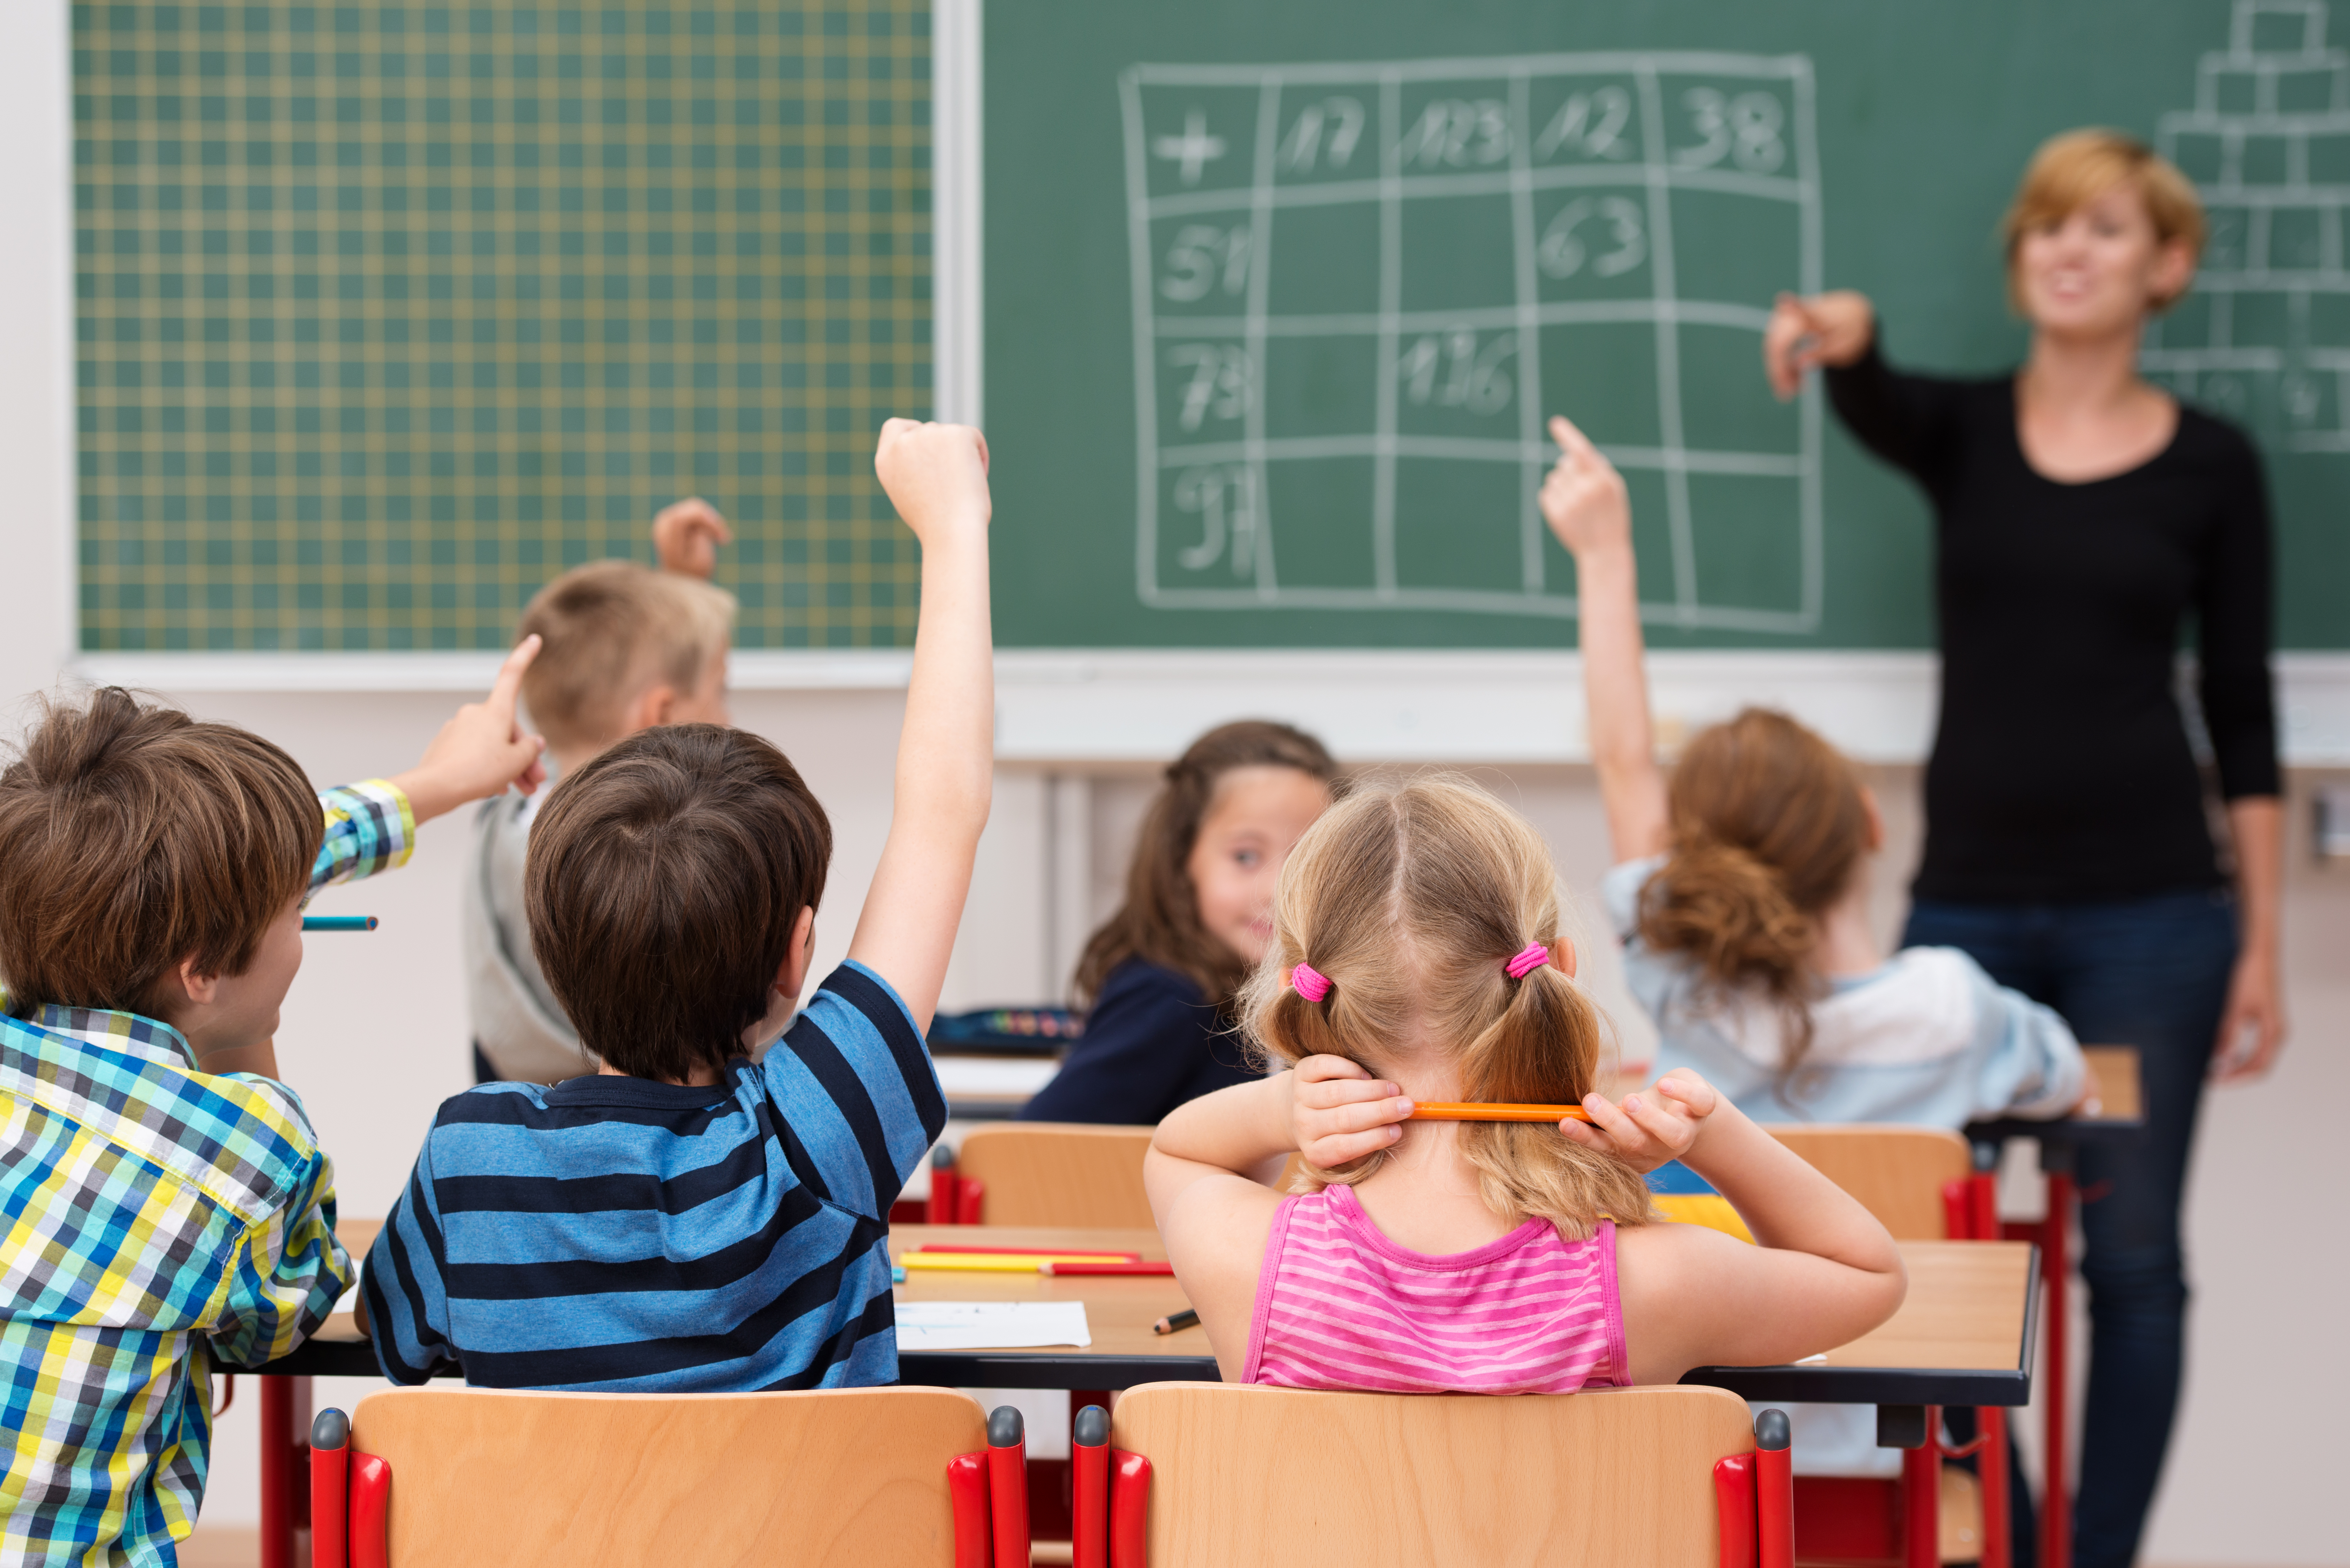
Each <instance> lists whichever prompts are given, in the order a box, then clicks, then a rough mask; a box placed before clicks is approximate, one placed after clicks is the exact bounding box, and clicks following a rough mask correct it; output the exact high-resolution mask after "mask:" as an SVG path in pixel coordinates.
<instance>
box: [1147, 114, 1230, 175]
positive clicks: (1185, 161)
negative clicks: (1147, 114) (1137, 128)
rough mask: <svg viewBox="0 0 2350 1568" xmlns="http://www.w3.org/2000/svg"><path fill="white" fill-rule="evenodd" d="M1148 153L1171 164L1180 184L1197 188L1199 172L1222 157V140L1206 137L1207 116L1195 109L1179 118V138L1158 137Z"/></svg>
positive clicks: (1218, 137) (1215, 137)
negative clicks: (1179, 176) (1181, 123)
mask: <svg viewBox="0 0 2350 1568" xmlns="http://www.w3.org/2000/svg"><path fill="white" fill-rule="evenodd" d="M1150 151H1152V152H1153V153H1155V154H1157V155H1158V156H1159V157H1161V158H1164V159H1166V160H1167V161H1170V162H1171V163H1173V164H1175V165H1176V166H1177V167H1178V169H1179V171H1180V173H1181V175H1182V180H1183V183H1184V184H1186V185H1197V184H1198V183H1199V182H1200V171H1201V170H1202V169H1205V168H1206V167H1207V166H1208V165H1209V164H1210V163H1212V162H1214V161H1216V160H1217V159H1219V158H1222V156H1223V155H1224V139H1223V138H1222V137H1221V136H1211V135H1209V134H1208V117H1207V115H1206V113H1205V112H1204V111H1202V110H1200V109H1192V110H1191V111H1190V112H1188V113H1187V114H1185V115H1184V116H1183V134H1182V135H1180V136H1162V137H1159V138H1158V139H1157V140H1154V141H1152V142H1151V144H1150Z"/></svg>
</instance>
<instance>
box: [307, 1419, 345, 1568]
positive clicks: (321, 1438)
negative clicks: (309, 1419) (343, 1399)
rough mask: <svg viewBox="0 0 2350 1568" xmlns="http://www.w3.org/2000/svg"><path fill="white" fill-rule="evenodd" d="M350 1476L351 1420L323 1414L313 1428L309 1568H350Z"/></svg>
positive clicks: (311, 1431) (311, 1439)
mask: <svg viewBox="0 0 2350 1568" xmlns="http://www.w3.org/2000/svg"><path fill="white" fill-rule="evenodd" d="M350 1472H351V1423H350V1418H349V1417H347V1416H345V1415H344V1414H343V1413H342V1412H341V1411H340V1410H321V1411H319V1412H318V1418H317V1420H316V1421H315V1422H313V1423H311V1427H310V1568H348V1563H349V1562H350V1529H349V1522H348V1519H349V1507H350Z"/></svg>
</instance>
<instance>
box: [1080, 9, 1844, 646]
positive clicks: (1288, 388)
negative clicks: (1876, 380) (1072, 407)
mask: <svg viewBox="0 0 2350 1568" xmlns="http://www.w3.org/2000/svg"><path fill="white" fill-rule="evenodd" d="M1119 88H1120V97H1121V105H1122V109H1123V123H1124V130H1125V159H1126V172H1127V207H1128V235H1129V256H1130V272H1131V279H1130V281H1131V289H1132V298H1133V333H1134V360H1135V369H1136V380H1135V396H1136V420H1137V427H1138V428H1137V435H1138V462H1137V478H1138V484H1137V498H1136V499H1137V527H1136V542H1137V551H1136V566H1137V576H1138V592H1139V596H1140V597H1141V600H1142V602H1143V603H1144V604H1146V605H1149V606H1152V607H1160V608H1183V609H1213V608H1284V609H1287V608H1320V609H1354V610H1449V611H1462V612H1468V613H1475V614H1492V615H1535V616H1572V615H1575V613H1576V603H1575V596H1574V595H1573V593H1572V592H1570V591H1568V587H1569V584H1570V582H1571V570H1570V568H1569V567H1568V566H1566V565H1565V558H1564V556H1563V554H1562V553H1561V552H1559V550H1558V549H1557V547H1556V545H1551V544H1547V543H1546V542H1545V541H1546V539H1547V533H1546V530H1545V529H1544V525H1543V524H1542V520H1541V517H1540V514H1539V513H1538V511H1537V510H1536V507H1535V504H1534V497H1535V493H1536V492H1537V490H1538V489H1539V488H1540V485H1541V483H1542V477H1543V474H1544V471H1545V470H1546V469H1547V468H1548V467H1549V464H1550V462H1551V461H1552V459H1553V458H1554V457H1555V450H1554V449H1553V448H1551V447H1550V445H1549V443H1548V441H1547V439H1546V438H1545V436H1544V416H1545V415H1546V414H1547V413H1550V412H1563V413H1566V414H1568V415H1569V416H1571V417H1573V418H1575V420H1576V421H1578V422H1580V423H1582V424H1584V426H1585V428H1586V430H1588V431H1590V432H1591V433H1592V434H1593V436H1594V439H1595V440H1596V441H1599V442H1600V444H1601V445H1602V446H1603V447H1604V449H1605V450H1606V451H1607V453H1608V454H1609V456H1610V457H1611V458H1612V459H1613V460H1614V461H1615V462H1616V463H1617V466H1618V467H1619V468H1620V469H1622V470H1623V471H1624V472H1625V473H1626V476H1627V483H1629V484H1630V485H1631V486H1632V491H1633V502H1634V514H1635V527H1636V530H1638V533H1639V535H1640V537H1641V540H1642V546H1641V547H1642V560H1643V581H1642V595H1641V597H1642V606H1641V611H1642V617H1643V618H1644V619H1647V620H1650V621H1653V622H1658V623H1661V624H1668V625H1675V626H1681V627H1689V628H1713V629H1726V630H1743V631H1763V632H1783V633H1791V634H1795V633H1803V632H1808V631H1813V630H1815V629H1816V628H1818V625H1819V622H1820V610H1821V597H1822V576H1823V573H1822V563H1821V496H1820V436H1821V425H1822V410H1821V405H1820V393H1819V390H1818V388H1817V387H1816V385H1812V386H1808V387H1807V388H1806V389H1805V390H1804V392H1803V394H1802V395H1801V396H1800V397H1799V398H1798V399H1797V400H1795V401H1794V403H1793V404H1792V405H1786V406H1782V405H1779V404H1776V403H1774V402H1773V400H1771V398H1770V396H1769V393H1768V391H1767V390H1766V389H1765V388H1764V384H1763V378H1762V376H1761V374H1760V371H1759V369H1758V366H1759V358H1760V354H1759V346H1760V338H1761V334H1762V331H1763V327H1764V325H1765V323H1766V322H1767V320H1768V316H1769V305H1770V301H1771V298H1772V296H1773V295H1774V294H1775V293H1776V292H1777V291H1778V290H1780V289H1782V288H1795V289H1799V290H1802V291H1805V292H1811V291H1815V290H1816V289H1817V288H1818V287H1819V286H1820V192H1819V176H1818V158H1817V141H1816V138H1815V134H1814V110H1813V82H1812V69H1811V63H1810V61H1809V60H1808V59H1807V58H1804V57H1800V56H1790V57H1763V56H1748V55H1727V54H1693V53H1672V54H1662V53H1659V54H1629V53H1606V54H1578V55H1544V56H1520V57H1500V58H1491V59H1460V60H1417V61H1395V62H1385V63H1373V64H1337V63H1326V64H1324V63H1317V64H1313V65H1303V66H1295V65H1293V66H1281V67H1270V66H1163V65H1145V66H1138V67H1134V68H1132V69H1130V70H1128V71H1127V72H1125V73H1124V74H1123V75H1122V76H1121V78H1120V80H1119ZM1487 240H1490V244H1487V243H1484V242H1485V241H1487ZM1333 255H1339V256H1347V255H1362V256H1375V257H1376V265H1375V266H1368V267H1364V266H1356V267H1352V268H1339V269H1331V270H1328V271H1327V272H1326V274H1315V273H1314V269H1315V265H1316V258H1323V259H1326V258H1328V257H1330V256H1333ZM1430 255H1434V256H1438V257H1441V258H1447V259H1445V260H1444V261H1442V262H1441V263H1440V265H1429V262H1428V260H1427V258H1428V257H1429V256H1430ZM1292 256H1294V257H1298V258H1302V259H1298V260H1293V261H1289V262H1287V263H1286V264H1284V260H1283V259H1281V258H1284V257H1292ZM1415 256H1419V257H1420V258H1421V261H1420V265H1417V266H1415V265H1412V263H1413V259H1414V257H1415ZM1603 371H1604V372H1605V374H1602V373H1601V372H1603Z"/></svg>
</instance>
